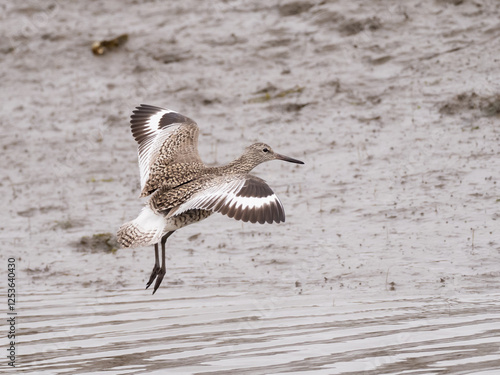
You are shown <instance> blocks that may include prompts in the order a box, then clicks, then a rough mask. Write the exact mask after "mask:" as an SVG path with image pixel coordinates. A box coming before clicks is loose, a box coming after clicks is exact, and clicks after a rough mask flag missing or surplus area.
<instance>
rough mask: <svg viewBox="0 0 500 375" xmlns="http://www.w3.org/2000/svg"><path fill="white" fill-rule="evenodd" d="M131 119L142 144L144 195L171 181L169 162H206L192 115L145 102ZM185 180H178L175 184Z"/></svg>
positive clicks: (140, 162)
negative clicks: (201, 153) (200, 149)
mask: <svg viewBox="0 0 500 375" xmlns="http://www.w3.org/2000/svg"><path fill="white" fill-rule="evenodd" d="M130 123H131V129H132V135H133V136H134V139H135V140H136V141H137V143H138V144H139V147H138V153H139V170H140V174H141V190H142V194H141V196H146V195H149V194H151V193H152V192H153V191H154V190H155V189H157V188H158V187H159V186H161V185H163V184H166V183H168V181H166V180H168V178H169V176H168V173H166V171H167V170H168V169H167V167H168V166H169V165H173V164H184V165H186V164H193V165H195V166H198V165H202V162H201V159H200V156H199V154H198V132H199V129H198V125H196V123H195V122H194V121H193V120H191V119H190V118H188V117H186V116H183V115H181V114H180V113H177V112H174V111H172V110H170V109H164V108H159V107H154V106H151V105H146V104H141V105H140V106H139V107H137V108H136V109H135V110H134V111H133V115H132V116H131V120H130ZM174 169H175V168H174ZM174 169H173V170H174ZM177 175H178V174H177ZM173 177H176V176H173ZM183 182H185V181H181V182H178V181H175V183H174V184H173V185H174V186H175V184H177V183H179V184H181V183H183Z"/></svg>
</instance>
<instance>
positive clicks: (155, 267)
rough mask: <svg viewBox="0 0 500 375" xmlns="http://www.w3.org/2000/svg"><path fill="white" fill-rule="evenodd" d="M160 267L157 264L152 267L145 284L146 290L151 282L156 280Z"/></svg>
mask: <svg viewBox="0 0 500 375" xmlns="http://www.w3.org/2000/svg"><path fill="white" fill-rule="evenodd" d="M160 270H161V268H160V266H159V265H158V264H155V266H154V267H153V271H151V276H149V280H148V282H147V284H146V289H148V288H149V287H150V286H151V284H152V283H153V281H154V280H155V279H156V276H158V274H159V273H160Z"/></svg>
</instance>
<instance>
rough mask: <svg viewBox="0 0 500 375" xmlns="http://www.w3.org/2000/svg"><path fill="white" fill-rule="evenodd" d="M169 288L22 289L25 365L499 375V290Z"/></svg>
mask: <svg viewBox="0 0 500 375" xmlns="http://www.w3.org/2000/svg"><path fill="white" fill-rule="evenodd" d="M170 294H172V293H170ZM173 294H174V295H172V296H171V297H169V298H163V299H158V298H154V297H153V298H150V297H148V296H146V297H145V294H144V291H142V290H141V291H137V290H127V291H124V292H122V293H102V294H100V295H97V296H95V295H83V294H72V295H65V296H61V295H56V294H43V295H39V294H38V295H28V296H26V297H25V298H24V303H23V306H22V311H24V313H21V317H20V319H19V321H20V322H21V323H20V336H19V342H18V353H19V354H20V358H19V362H20V367H19V370H20V371H19V372H20V373H30V374H104V373H105V374H165V373H169V374H170V373H175V374H191V373H193V374H210V373H217V374H271V373H272V374H274V373H276V374H277V373H279V374H294V373H301V374H304V373H308V372H311V373H312V372H314V374H358V373H363V372H367V373H370V374H401V373H413V374H451V373H453V374H455V373H456V374H458V373H481V374H493V373H495V371H496V370H495V369H498V368H499V364H500V352H499V345H500V334H499V333H500V302H499V298H498V297H499V296H498V295H495V296H490V297H481V298H456V299H441V298H425V297H419V298H409V299H401V300H398V299H395V300H372V301H360V302H347V301H341V302H339V303H338V304H337V305H335V304H333V303H332V301H325V298H324V296H319V295H316V296H294V297H282V298H265V299H262V298H260V297H258V296H251V295H249V296H242V295H233V294H231V293H225V294H210V293H206V292H192V293H190V294H189V295H184V293H181V292H180V291H179V292H174V293H173Z"/></svg>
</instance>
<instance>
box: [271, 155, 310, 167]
mask: <svg viewBox="0 0 500 375" xmlns="http://www.w3.org/2000/svg"><path fill="white" fill-rule="evenodd" d="M274 156H275V158H276V159H278V160H283V161H288V162H290V163H295V164H304V162H303V161H300V160H297V159H294V158H290V157H288V156H285V155H280V154H276V153H274Z"/></svg>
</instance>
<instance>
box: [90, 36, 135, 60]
mask: <svg viewBox="0 0 500 375" xmlns="http://www.w3.org/2000/svg"><path fill="white" fill-rule="evenodd" d="M127 40H128V34H122V35H120V36H118V37H116V38H114V39H110V40H101V41H96V42H94V43H92V53H93V54H94V55H96V56H100V55H104V53H106V52H107V51H108V50H112V49H115V48H117V47H120V46H121V45H123V44H124V43H125V42H126V41H127Z"/></svg>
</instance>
